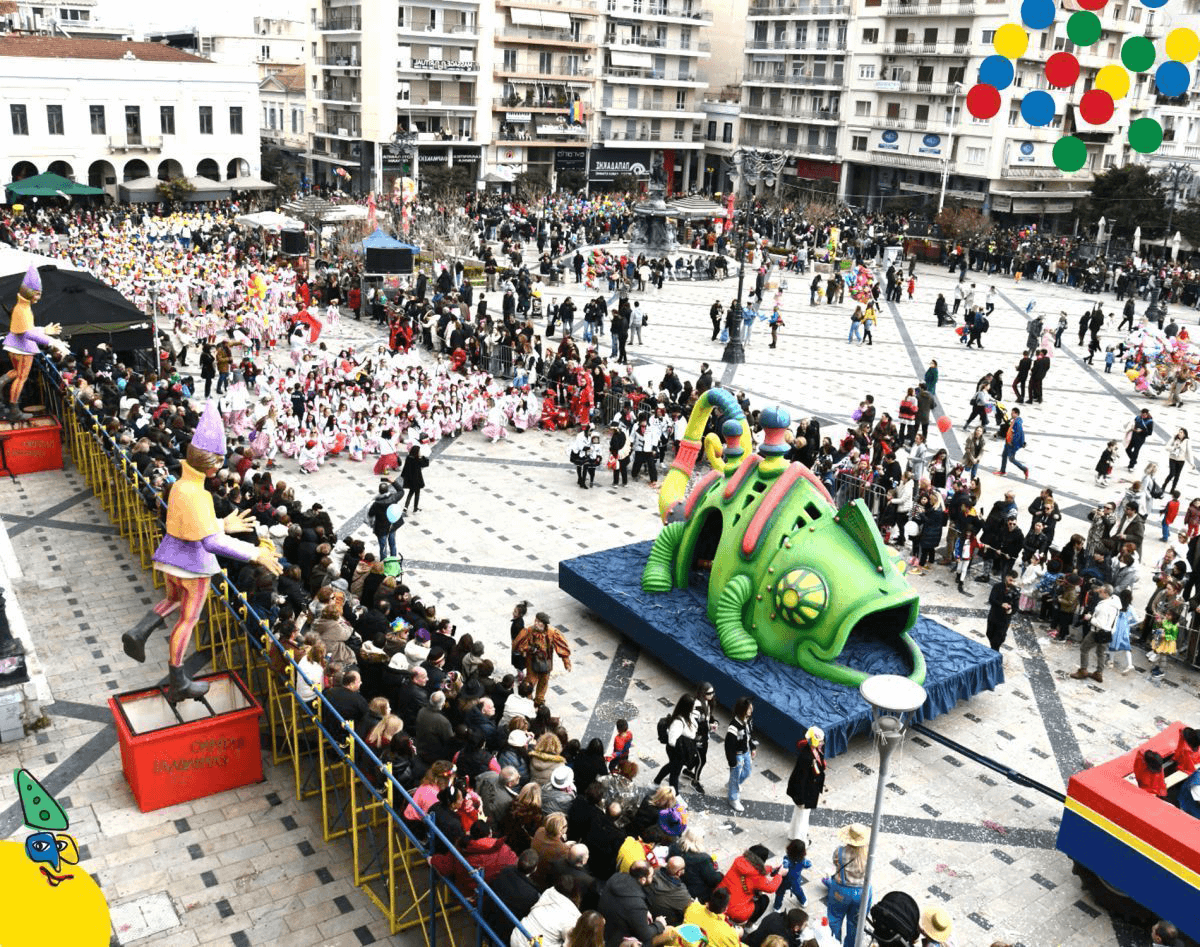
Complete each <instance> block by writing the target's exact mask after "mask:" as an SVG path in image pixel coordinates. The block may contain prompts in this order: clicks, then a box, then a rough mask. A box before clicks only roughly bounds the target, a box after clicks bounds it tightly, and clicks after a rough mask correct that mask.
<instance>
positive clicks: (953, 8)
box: [885, 0, 975, 16]
mask: <svg viewBox="0 0 1200 947" xmlns="http://www.w3.org/2000/svg"><path fill="white" fill-rule="evenodd" d="M885 9H886V10H887V14H888V16H974V15H975V0H957V2H956V0H943V2H941V3H938V2H936V0H920V2H916V0H913V2H911V3H906V2H905V0H888V2H887V5H886V7H885Z"/></svg>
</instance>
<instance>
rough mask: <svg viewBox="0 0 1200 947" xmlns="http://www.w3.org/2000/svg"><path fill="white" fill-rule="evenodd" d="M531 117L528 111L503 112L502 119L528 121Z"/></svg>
mask: <svg viewBox="0 0 1200 947" xmlns="http://www.w3.org/2000/svg"><path fill="white" fill-rule="evenodd" d="M531 118H533V115H532V113H530V112H505V113H504V120H505V121H506V122H528V121H529V120H530V119H531Z"/></svg>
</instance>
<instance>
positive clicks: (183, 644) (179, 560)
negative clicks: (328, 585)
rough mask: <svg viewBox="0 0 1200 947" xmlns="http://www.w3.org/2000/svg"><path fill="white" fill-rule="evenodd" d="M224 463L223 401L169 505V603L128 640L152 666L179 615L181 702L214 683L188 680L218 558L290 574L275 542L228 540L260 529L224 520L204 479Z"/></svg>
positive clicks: (162, 554) (177, 694)
mask: <svg viewBox="0 0 1200 947" xmlns="http://www.w3.org/2000/svg"><path fill="white" fill-rule="evenodd" d="M224 461H225V429H224V428H223V427H222V426H221V419H220V416H219V415H218V413H217V406H216V402H214V401H209V402H208V404H207V405H206V406H205V408H204V414H203V415H202V416H201V417H200V422H199V423H198V424H197V425H196V431H195V433H194V434H193V435H192V442H191V444H189V445H188V449H187V459H186V460H185V461H184V462H183V472H182V474H181V475H180V478H179V480H178V481H177V482H176V483H175V485H174V486H173V487H172V488H171V495H170V497H169V498H168V500H167V534H166V536H164V537H163V541H162V542H161V543H159V546H158V549H156V550H155V552H154V568H155V569H157V570H158V571H159V572H161V573H162V574H163V576H164V578H165V579H166V583H167V588H166V593H167V594H166V598H164V599H163V600H162V601H161V602H159V603H158V604H157V605H155V606H154V609H153V610H152V611H151V612H150V614H148V615H147V616H146V617H145V618H144V619H142V621H141V622H140V623H139V624H138V625H137V627H136V628H134V629H133V630H132V631H128V632H126V633H125V634H124V635H123V636H122V637H121V643H122V645H123V646H124V648H125V653H126V654H127V655H129V656H130V657H131V658H133V659H134V660H135V661H145V660H146V639H148V638H149V637H150V635H151V634H153V633H154V631H155V630H156V629H157V628H158V627H159V625H162V624H165V623H166V619H167V616H168V615H170V614H171V613H172V612H174V611H176V610H178V611H179V617H178V618H177V619H176V621H175V626H174V628H172V629H171V643H170V657H169V673H170V685H169V687H168V689H167V700H169V701H170V702H171V703H173V704H174V703H178V702H179V701H181V700H183V699H184V698H186V697H191V698H193V699H200V698H201V697H203V696H204V695H205V694H206V693H207V692H208V684H207V683H203V682H199V681H193V680H191V679H190V678H189V677H188V675H187V672H186V671H185V670H184V669H183V657H184V654H185V652H186V651H187V649H188V645H189V644H190V643H191V640H192V632H193V631H194V630H195V628H196V622H197V621H199V619H200V612H201V611H202V610H203V608H204V601H205V599H206V598H207V596H208V586H209V582H210V577H211V576H213V575H215V574H216V573H217V572H219V571H220V566H218V565H217V554H218V553H219V554H220V555H222V556H228V557H230V558H232V559H238V560H240V561H242V562H257V563H258V564H259V565H261V566H263V567H264V568H265V569H267V571H269V572H271V573H272V574H274V575H279V573H280V572H281V571H282V567H281V566H280V563H279V555H278V553H277V552H276V550H275V546H274V545H273V544H268V545H264V546H256V545H254V544H252V543H247V542H242V541H241V540H237V539H232V538H230V537H229V536H228V535H226V534H227V533H231V532H232V533H242V532H245V531H247V530H249V529H253V528H254V527H255V526H256V525H257V524H256V523H255V520H254V518H253V517H252V516H249V515H248V514H246V513H243V512H235V513H230V514H229V515H228V516H227V517H225V519H224V520H218V519H217V517H216V513H215V512H214V511H213V500H212V494H211V493H209V492H208V491H207V490H206V489H205V488H204V478H205V477H206V476H207V475H208V474H210V473H212V472H213V471H215V470H217V469H219V468H220V466H221V465H222V464H223V463H224Z"/></svg>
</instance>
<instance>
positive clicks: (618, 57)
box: [609, 49, 654, 69]
mask: <svg viewBox="0 0 1200 947" xmlns="http://www.w3.org/2000/svg"><path fill="white" fill-rule="evenodd" d="M609 56H610V57H611V62H612V64H613V65H614V66H618V67H621V68H627V69H650V68H652V67H653V66H654V57H653V56H651V55H650V54H649V53H627V52H625V51H624V50H621V49H614V50H613V51H612V52H610V53H609Z"/></svg>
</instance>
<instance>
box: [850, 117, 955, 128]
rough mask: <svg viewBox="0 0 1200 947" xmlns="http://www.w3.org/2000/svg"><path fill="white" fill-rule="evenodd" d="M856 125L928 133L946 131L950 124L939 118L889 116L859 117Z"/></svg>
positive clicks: (856, 119)
mask: <svg viewBox="0 0 1200 947" xmlns="http://www.w3.org/2000/svg"><path fill="white" fill-rule="evenodd" d="M854 122H855V124H856V125H862V124H867V125H870V126H871V127H872V128H895V129H899V130H901V131H916V132H927V131H930V130H938V131H940V130H945V129H948V128H949V123H948V122H945V121H942V120H941V119H937V118H909V117H908V116H907V115H903V116H899V117H895V118H893V117H889V116H887V115H872V116H870V117H869V118H862V117H858V118H855V120H854Z"/></svg>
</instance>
